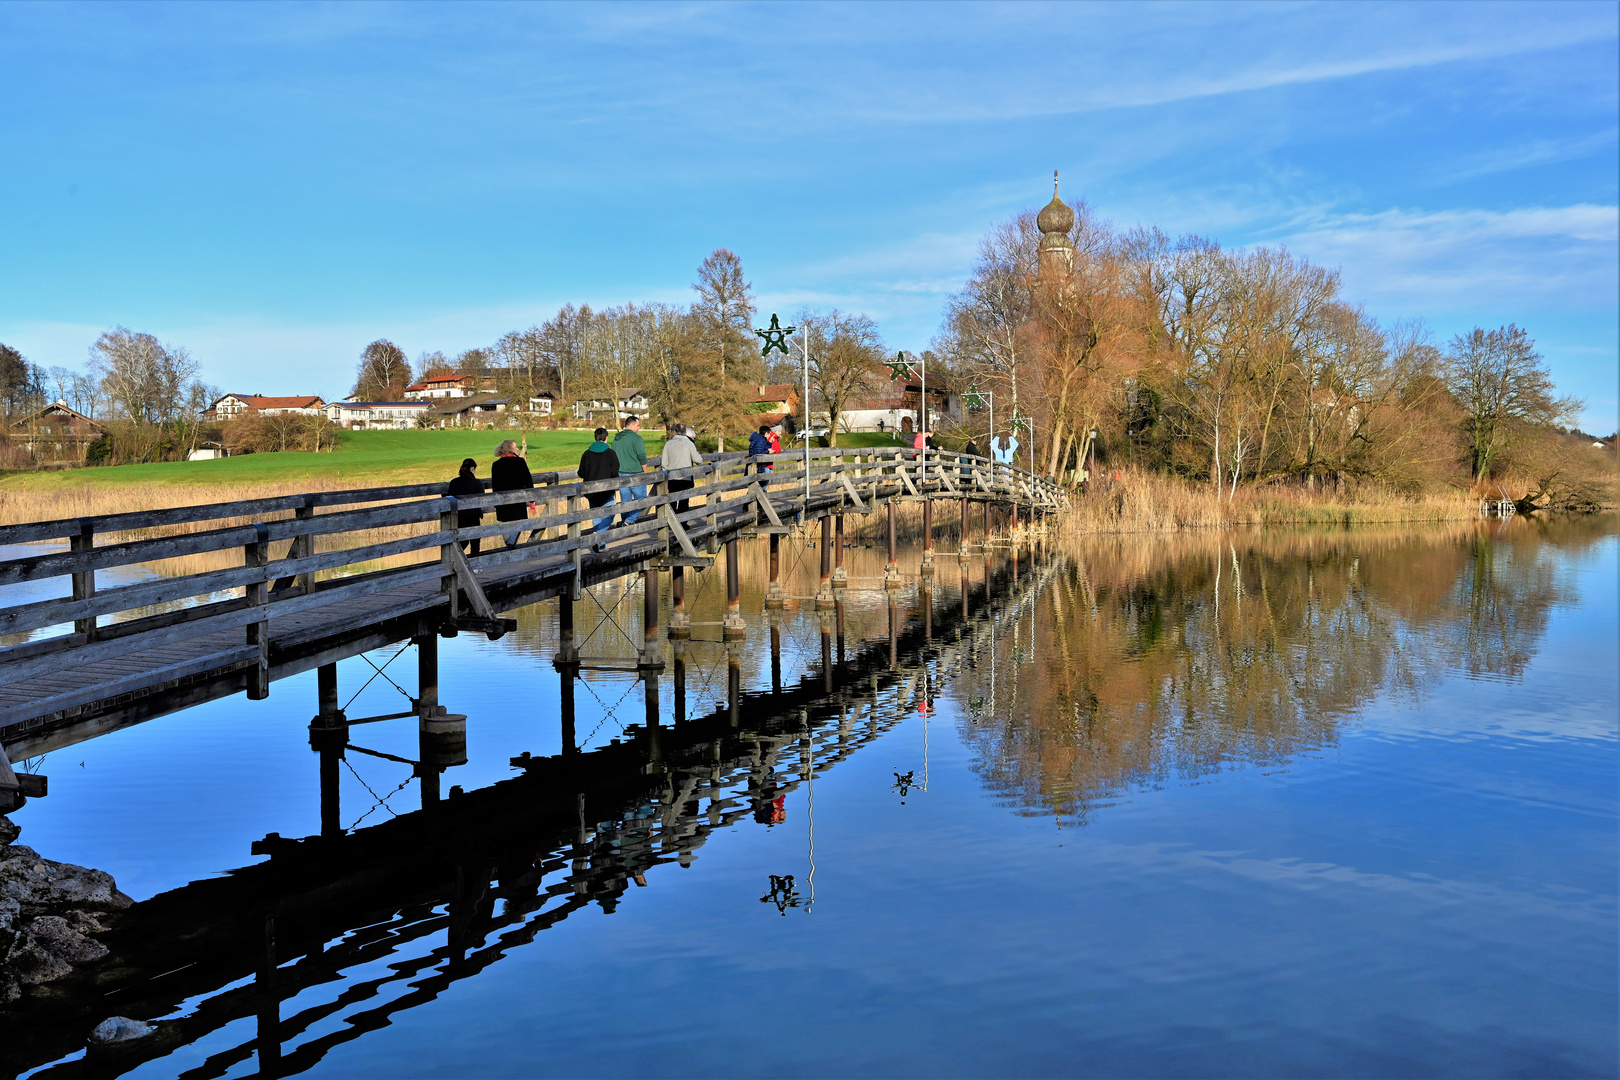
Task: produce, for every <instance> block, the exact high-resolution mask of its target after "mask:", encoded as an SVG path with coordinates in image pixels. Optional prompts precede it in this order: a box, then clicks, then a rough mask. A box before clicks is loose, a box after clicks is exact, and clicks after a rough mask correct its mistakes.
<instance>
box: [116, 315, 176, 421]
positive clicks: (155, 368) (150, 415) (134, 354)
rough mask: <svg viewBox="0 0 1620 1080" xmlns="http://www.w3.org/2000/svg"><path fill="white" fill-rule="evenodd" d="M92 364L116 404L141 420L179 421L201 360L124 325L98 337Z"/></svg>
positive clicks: (123, 413) (135, 419)
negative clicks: (187, 393) (188, 387)
mask: <svg viewBox="0 0 1620 1080" xmlns="http://www.w3.org/2000/svg"><path fill="white" fill-rule="evenodd" d="M90 366H91V369H92V370H93V371H94V372H95V373H96V374H97V375H99V376H100V378H101V381H102V385H103V386H104V387H105V388H106V393H107V398H108V400H109V401H110V402H111V403H112V406H113V408H114V409H115V410H116V411H117V412H119V413H121V414H122V415H124V416H125V417H127V418H129V419H130V420H133V421H135V422H136V423H137V424H158V423H165V422H168V421H172V420H174V419H176V418H177V417H178V416H179V415H180V413H181V410H182V407H183V405H184V402H185V394H186V388H187V386H188V385H189V384H190V383H191V381H192V380H193V379H194V378H195V377H196V374H197V362H196V361H195V360H193V359H192V358H191V354H190V353H188V352H187V351H186V350H185V349H184V348H182V347H180V346H176V345H164V344H163V343H162V342H160V341H158V339H157V338H155V337H153V336H152V335H151V334H138V333H135V332H133V331H130V330H128V329H125V328H124V327H122V326H120V327H117V328H116V329H113V330H108V331H107V332H106V333H104V334H102V335H101V336H100V337H99V338H97V339H96V343H95V344H94V345H92V346H91V347H90Z"/></svg>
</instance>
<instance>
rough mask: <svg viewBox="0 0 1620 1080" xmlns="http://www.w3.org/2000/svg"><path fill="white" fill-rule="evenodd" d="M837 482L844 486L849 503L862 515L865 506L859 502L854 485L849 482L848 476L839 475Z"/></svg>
mask: <svg viewBox="0 0 1620 1080" xmlns="http://www.w3.org/2000/svg"><path fill="white" fill-rule="evenodd" d="M838 482H839V483H840V484H842V485H844V491H845V493H846V494H847V495H848V496H849V501H850V502H852V503H854V504H855V509H857V510H859V511H860V512H861V513H863V514H864V513H866V512H867V510H866V504H865V503H863V502H861V497H860V495H859V494H858V493H857V492H856V491H855V485H854V484H852V483H850V482H849V476H848V475H847V474H845V473H839V474H838Z"/></svg>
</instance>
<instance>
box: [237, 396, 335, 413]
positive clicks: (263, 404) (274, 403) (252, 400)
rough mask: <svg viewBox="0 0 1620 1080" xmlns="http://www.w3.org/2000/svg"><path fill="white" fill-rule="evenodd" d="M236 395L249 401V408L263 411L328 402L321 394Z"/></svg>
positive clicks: (307, 406) (313, 407)
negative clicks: (302, 395) (287, 395)
mask: <svg viewBox="0 0 1620 1080" xmlns="http://www.w3.org/2000/svg"><path fill="white" fill-rule="evenodd" d="M235 396H236V397H238V398H241V399H242V400H243V401H245V402H247V407H248V408H250V409H258V410H260V411H261V412H262V411H264V410H265V409H315V408H319V407H320V406H322V405H325V404H326V402H325V400H324V399H322V398H321V397H320V396H319V395H311V396H308V397H255V396H253V395H249V394H236V395H235Z"/></svg>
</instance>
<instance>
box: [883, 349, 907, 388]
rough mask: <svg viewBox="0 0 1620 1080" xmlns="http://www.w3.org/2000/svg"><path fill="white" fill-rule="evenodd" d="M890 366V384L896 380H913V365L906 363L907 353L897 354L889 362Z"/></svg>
mask: <svg viewBox="0 0 1620 1080" xmlns="http://www.w3.org/2000/svg"><path fill="white" fill-rule="evenodd" d="M888 365H889V381H890V382H894V380H896V379H909V378H911V365H910V364H908V363H907V362H906V354H905V353H903V352H902V353H895V354H894V359H893V360H890V361H888Z"/></svg>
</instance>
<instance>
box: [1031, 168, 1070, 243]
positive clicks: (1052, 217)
mask: <svg viewBox="0 0 1620 1080" xmlns="http://www.w3.org/2000/svg"><path fill="white" fill-rule="evenodd" d="M1035 225H1036V227H1037V228H1039V229H1040V230H1041V232H1043V233H1046V234H1047V235H1051V234H1052V233H1059V234H1065V235H1066V234H1067V233H1068V231H1069V230H1070V229H1072V228H1074V211H1073V210H1072V209H1070V208H1069V206H1068V204H1067V203H1065V202H1064V201H1063V200H1062V199H1060V198H1058V190H1057V173H1056V172H1053V173H1052V201H1051V202H1049V203H1047V204H1046V205H1045V206H1044V207H1042V208H1041V212H1040V214H1038V215H1037V216H1036V218H1035Z"/></svg>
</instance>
